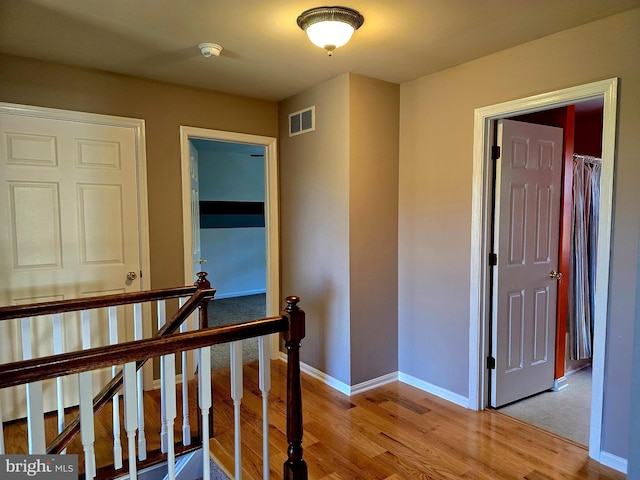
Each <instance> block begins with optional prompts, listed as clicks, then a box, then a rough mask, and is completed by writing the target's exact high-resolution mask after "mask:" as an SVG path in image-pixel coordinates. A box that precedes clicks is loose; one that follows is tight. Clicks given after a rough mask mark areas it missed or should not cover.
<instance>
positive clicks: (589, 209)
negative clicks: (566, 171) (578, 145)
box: [567, 155, 602, 360]
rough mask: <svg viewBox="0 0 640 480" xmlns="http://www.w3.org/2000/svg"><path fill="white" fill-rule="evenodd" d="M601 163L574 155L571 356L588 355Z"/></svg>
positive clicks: (591, 319) (579, 357)
mask: <svg viewBox="0 0 640 480" xmlns="http://www.w3.org/2000/svg"><path fill="white" fill-rule="evenodd" d="M601 164H602V161H601V159H599V158H595V157H590V156H587V155H574V156H573V214H572V228H571V234H572V239H573V243H572V246H571V247H572V252H571V258H572V261H571V270H570V272H569V278H570V280H569V281H570V282H571V283H570V287H569V317H568V328H567V330H568V332H569V352H570V356H571V359H573V360H581V359H585V358H591V349H592V333H593V313H592V312H593V309H594V298H595V297H594V293H595V284H594V280H595V274H596V252H597V249H598V219H599V215H600V167H601Z"/></svg>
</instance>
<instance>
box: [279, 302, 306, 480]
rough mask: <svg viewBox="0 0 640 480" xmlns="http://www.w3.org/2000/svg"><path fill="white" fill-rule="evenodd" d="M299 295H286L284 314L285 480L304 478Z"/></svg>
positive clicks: (300, 311) (302, 314)
mask: <svg viewBox="0 0 640 480" xmlns="http://www.w3.org/2000/svg"><path fill="white" fill-rule="evenodd" d="M299 301H300V298H299V297H287V298H286V302H287V306H286V308H285V310H284V315H285V316H286V317H288V319H289V330H287V331H286V332H284V333H283V337H284V340H285V347H286V349H287V441H288V442H289V448H288V449H287V456H288V458H287V461H286V462H284V480H307V476H308V473H307V463H306V462H305V461H304V459H303V458H302V387H301V384H300V341H301V340H302V339H303V338H304V334H305V332H304V312H303V311H302V310H300V308H299V307H298V302H299Z"/></svg>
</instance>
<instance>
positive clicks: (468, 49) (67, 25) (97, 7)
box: [0, 0, 640, 100]
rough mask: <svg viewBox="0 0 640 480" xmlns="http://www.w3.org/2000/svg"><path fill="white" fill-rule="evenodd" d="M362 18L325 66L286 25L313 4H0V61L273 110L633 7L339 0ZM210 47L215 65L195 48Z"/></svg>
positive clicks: (321, 55) (409, 76) (134, 0)
mask: <svg viewBox="0 0 640 480" xmlns="http://www.w3.org/2000/svg"><path fill="white" fill-rule="evenodd" d="M337 3H338V4H340V5H344V6H347V7H350V8H354V9H356V10H358V11H360V13H362V14H363V15H364V17H365V22H364V25H363V26H362V27H361V28H360V30H358V31H357V32H356V33H355V35H354V36H353V38H352V40H351V42H350V43H348V44H347V45H346V46H344V47H342V48H339V49H337V50H336V51H335V54H334V56H333V57H328V56H327V55H326V52H324V51H323V50H321V49H319V48H318V47H315V46H314V45H312V44H311V43H310V42H309V41H308V39H307V38H306V36H305V34H304V33H303V32H302V31H301V30H300V29H299V28H298V26H297V25H296V18H297V16H298V15H299V14H300V13H301V12H302V11H304V10H306V9H308V8H312V7H317V6H321V5H323V3H322V2H318V1H314V0H286V1H284V0H0V52H3V53H8V54H12V55H19V56H25V57H32V58H37V59H44V60H50V61H54V62H59V63H63V64H69V65H76V66H81V67H88V68H96V69H101V70H107V71H111V72H117V73H123V74H128V75H135V76H140V77H146V78H150V79H156V80H161V81H165V82H171V83H177V84H183V85H190V86H195V87H200V88H205V89H210V90H218V91H222V92H228V93H235V94H239V95H247V96H250V97H255V98H262V99H266V100H281V99H284V98H287V97H289V96H291V95H294V94H296V93H298V92H300V91H303V90H305V89H306V88H309V87H310V86H313V85H316V84H318V83H321V82H323V81H325V80H328V79H330V78H333V77H335V76H337V75H340V74H342V73H345V72H354V73H359V74H362V75H366V76H370V77H374V78H378V79H382V80H387V81H389V82H394V83H402V82H406V81H410V80H414V79H416V78H419V77H421V76H423V75H426V74H429V73H433V72H436V71H439V70H442V69H445V68H448V67H451V66H454V65H458V64H461V63H464V62H467V61H469V60H473V59H475V58H479V57H482V56H485V55H488V54H491V53H494V52H497V51H500V50H504V49H506V48H510V47H512V46H515V45H518V44H521V43H524V42H527V41H530V40H533V39H536V38H540V37H543V36H546V35H550V34H553V33H556V32H559V31H561V30H565V29H567V28H571V27H574V26H577V25H581V24H584V23H587V22H591V21H594V20H597V19H599V18H603V17H606V16H609V15H613V14H616V13H619V12H622V11H624V10H628V9H631V8H636V7H640V0H343V1H340V2H337ZM202 42H213V43H219V44H221V45H222V46H223V47H224V51H223V52H222V55H221V56H220V57H219V58H213V57H212V58H208V59H207V58H204V57H203V56H202V55H201V54H200V51H199V49H198V47H197V45H198V44H199V43H202Z"/></svg>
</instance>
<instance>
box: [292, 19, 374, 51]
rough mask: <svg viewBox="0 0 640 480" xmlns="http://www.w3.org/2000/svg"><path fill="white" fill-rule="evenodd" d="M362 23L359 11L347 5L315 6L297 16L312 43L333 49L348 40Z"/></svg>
mask: <svg viewBox="0 0 640 480" xmlns="http://www.w3.org/2000/svg"><path fill="white" fill-rule="evenodd" d="M363 23H364V17H363V16H362V15H360V12H357V11H356V10H353V9H351V8H347V7H317V8H312V9H310V10H306V11H304V12H302V13H301V14H300V16H299V17H298V26H299V27H300V28H301V29H302V30H304V31H305V32H307V36H308V37H309V40H311V42H312V43H313V44H314V45H317V46H319V47H320V48H324V49H325V50H327V52H329V56H332V55H333V51H334V50H335V49H336V48H338V47H341V46H342V45H344V44H345V43H347V42H348V41H349V39H350V38H351V35H353V32H355V31H356V30H357V29H358V28H360V26H361V25H362V24H363Z"/></svg>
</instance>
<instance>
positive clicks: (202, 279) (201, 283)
mask: <svg viewBox="0 0 640 480" xmlns="http://www.w3.org/2000/svg"><path fill="white" fill-rule="evenodd" d="M196 277H198V279H197V280H196V282H195V283H194V285H195V286H196V287H198V289H199V290H207V289H209V288H211V282H209V280H207V272H198V273H196Z"/></svg>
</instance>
